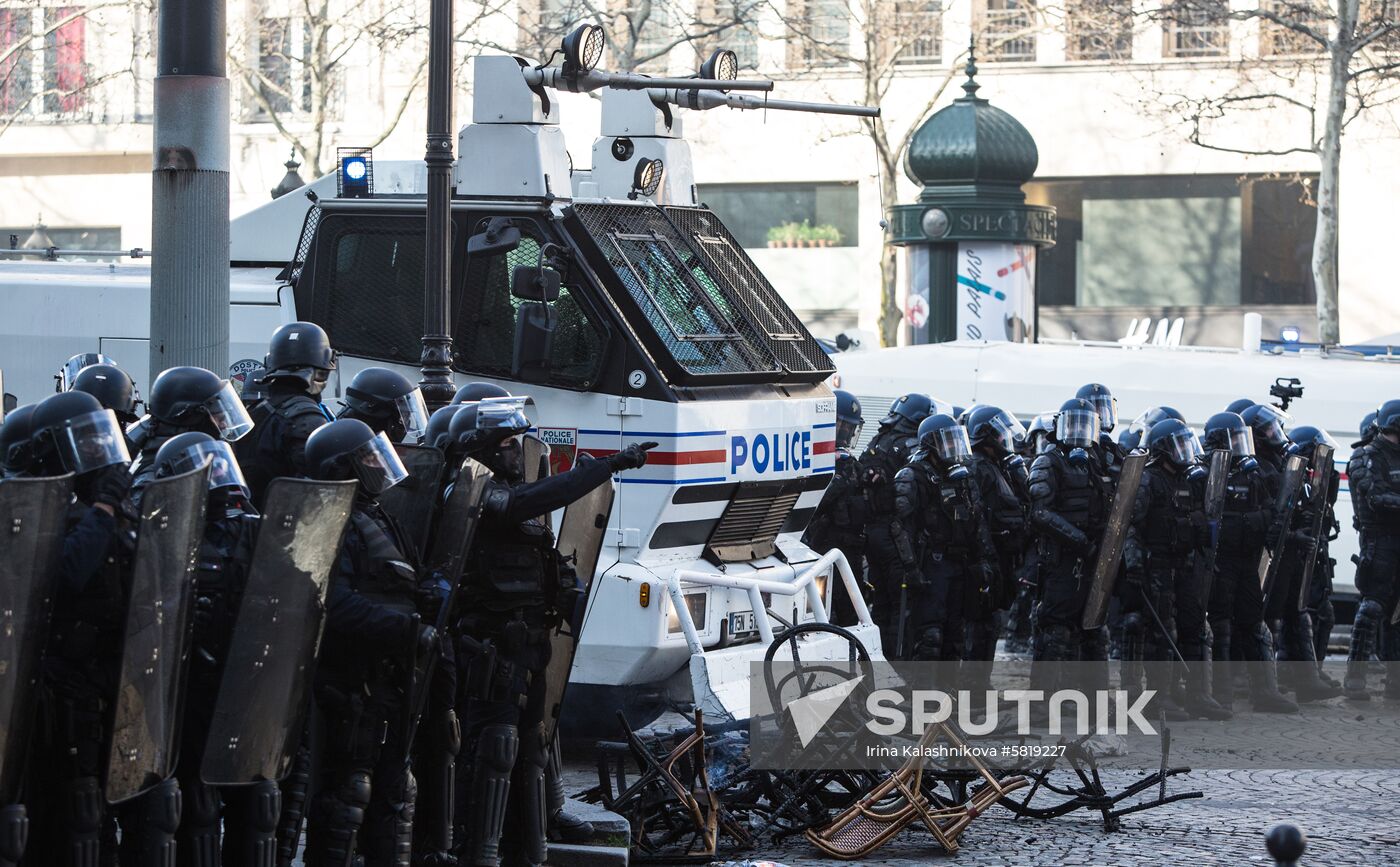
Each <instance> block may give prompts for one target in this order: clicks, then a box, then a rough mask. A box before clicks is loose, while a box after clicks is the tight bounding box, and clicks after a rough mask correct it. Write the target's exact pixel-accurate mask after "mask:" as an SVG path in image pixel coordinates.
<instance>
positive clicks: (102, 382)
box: [72, 363, 141, 425]
mask: <svg viewBox="0 0 1400 867" xmlns="http://www.w3.org/2000/svg"><path fill="white" fill-rule="evenodd" d="M72 390H73V391H85V392H87V393H88V394H90V395H92V396H93V397H95V398H97V402H98V403H100V404H102V405H103V406H104V407H106V408H107V409H110V410H111V411H112V412H114V413H116V414H117V421H119V422H121V423H122V424H123V425H128V424H131V423H132V422H134V421H136V418H137V415H136V402H137V401H138V400H140V399H141V396H140V395H138V394H137V393H136V383H134V382H132V381H131V377H130V376H127V374H126V371H124V370H122V369H121V368H120V367H117V366H116V365H115V364H105V363H104V364H89V365H88V366H87V367H84V368H83V369H82V370H81V371H79V372H78V376H77V377H76V378H75V379H74V380H73V387H72Z"/></svg>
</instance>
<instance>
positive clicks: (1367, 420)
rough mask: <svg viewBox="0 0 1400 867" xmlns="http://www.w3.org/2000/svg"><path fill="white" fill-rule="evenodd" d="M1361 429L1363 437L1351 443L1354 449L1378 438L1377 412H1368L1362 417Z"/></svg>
mask: <svg viewBox="0 0 1400 867" xmlns="http://www.w3.org/2000/svg"><path fill="white" fill-rule="evenodd" d="M1360 430H1361V439H1359V440H1357V441H1356V442H1354V443H1352V444H1351V447H1352V448H1354V449H1356V448H1360V447H1361V446H1364V445H1366V444H1367V443H1369V442H1370V441H1371V440H1373V439H1375V438H1376V414H1375V413H1374V412H1368V413H1366V415H1365V416H1364V417H1363V418H1362V419H1361V428H1360Z"/></svg>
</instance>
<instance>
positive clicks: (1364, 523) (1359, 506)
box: [1347, 443, 1380, 530]
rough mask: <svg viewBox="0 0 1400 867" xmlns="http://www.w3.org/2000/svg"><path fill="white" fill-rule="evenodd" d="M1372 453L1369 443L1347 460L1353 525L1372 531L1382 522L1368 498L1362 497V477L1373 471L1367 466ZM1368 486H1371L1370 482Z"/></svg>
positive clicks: (1355, 451)
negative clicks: (1371, 529)
mask: <svg viewBox="0 0 1400 867" xmlns="http://www.w3.org/2000/svg"><path fill="white" fill-rule="evenodd" d="M1371 451H1372V449H1371V444H1370V443H1367V444H1366V445H1364V446H1361V447H1360V448H1357V449H1356V450H1354V451H1353V452H1352V453H1351V457H1350V458H1348V459H1347V481H1348V483H1349V487H1350V489H1351V509H1352V523H1353V524H1354V525H1355V526H1356V528H1357V529H1358V530H1359V529H1362V528H1366V529H1370V528H1372V527H1375V526H1376V525H1377V524H1378V523H1379V522H1380V521H1379V518H1378V517H1377V515H1376V513H1375V510H1373V509H1372V508H1371V503H1370V501H1369V500H1367V499H1366V497H1364V496H1360V488H1361V484H1360V483H1361V480H1362V477H1363V476H1365V475H1366V474H1368V473H1369V472H1370V471H1371V469H1370V467H1369V466H1368V465H1367V463H1368V461H1367V458H1368V457H1369V456H1370V454H1371ZM1367 484H1368V485H1369V484H1370V482H1369V480H1368V481H1367Z"/></svg>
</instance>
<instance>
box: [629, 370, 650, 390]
mask: <svg viewBox="0 0 1400 867" xmlns="http://www.w3.org/2000/svg"><path fill="white" fill-rule="evenodd" d="M627 384H628V385H630V386H632V387H633V388H641V387H642V386H644V385H646V384H647V375H646V373H645V371H641V370H634V371H632V372H631V373H629V374H627Z"/></svg>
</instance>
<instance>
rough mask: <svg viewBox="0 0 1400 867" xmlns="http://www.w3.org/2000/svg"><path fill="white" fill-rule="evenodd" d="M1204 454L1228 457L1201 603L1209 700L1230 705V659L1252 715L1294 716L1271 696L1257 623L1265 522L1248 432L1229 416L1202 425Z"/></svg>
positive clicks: (1266, 648)
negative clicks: (1244, 673) (1211, 569)
mask: <svg viewBox="0 0 1400 867" xmlns="http://www.w3.org/2000/svg"><path fill="white" fill-rule="evenodd" d="M1203 444H1204V446H1205V448H1206V450H1207V451H1214V450H1216V449H1224V450H1226V451H1229V452H1230V470H1229V473H1228V475H1227V476H1226V479H1225V501H1224V508H1223V512H1222V515H1221V520H1220V529H1219V541H1218V542H1217V544H1216V556H1215V575H1214V578H1213V580H1212V582H1211V589H1210V598H1209V600H1207V604H1206V611H1207V619H1208V622H1209V624H1210V629H1211V636H1212V644H1211V655H1212V658H1213V659H1214V660H1215V679H1214V681H1213V683H1212V693H1213V695H1214V697H1215V700H1216V702H1218V703H1219V704H1220V705H1221V706H1222V707H1225V708H1230V706H1231V704H1232V703H1233V698H1234V696H1233V690H1234V684H1233V683H1232V678H1231V677H1230V675H1229V666H1228V663H1229V661H1230V660H1231V658H1232V655H1233V656H1238V657H1239V658H1240V659H1242V660H1244V661H1246V662H1248V663H1249V665H1248V666H1247V670H1248V673H1249V691H1250V701H1251V703H1252V705H1253V707H1254V709H1255V710H1257V711H1262V712H1265V713H1297V711H1298V705H1297V704H1295V703H1294V702H1293V700H1292V699H1290V698H1288V697H1287V696H1285V695H1284V694H1283V693H1281V692H1279V690H1278V671H1277V669H1276V668H1275V666H1274V656H1273V636H1272V635H1271V634H1270V632H1269V627H1268V626H1267V625H1266V624H1265V622H1264V597H1263V594H1262V592H1261V591H1260V588H1259V557H1260V555H1261V554H1262V552H1263V550H1264V539H1265V536H1266V535H1267V533H1268V528H1269V523H1270V521H1271V518H1272V512H1273V502H1272V501H1271V500H1270V499H1269V493H1268V488H1267V486H1266V484H1265V481H1264V477H1263V476H1262V475H1261V474H1260V472H1259V461H1258V460H1257V459H1256V458H1255V457H1254V432H1253V431H1252V430H1251V429H1250V427H1249V426H1248V425H1247V424H1245V421H1244V419H1243V418H1241V417H1240V416H1239V415H1238V414H1236V413H1233V412H1228V411H1227V412H1220V413H1216V414H1215V415H1213V416H1211V417H1210V418H1209V419H1207V420H1206V426H1205V438H1204V443H1203Z"/></svg>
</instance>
